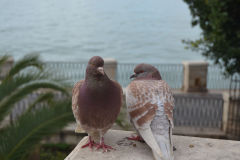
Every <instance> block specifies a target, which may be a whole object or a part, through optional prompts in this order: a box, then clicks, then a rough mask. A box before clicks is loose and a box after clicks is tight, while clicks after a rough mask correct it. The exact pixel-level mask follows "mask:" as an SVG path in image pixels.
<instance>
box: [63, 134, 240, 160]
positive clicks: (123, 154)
mask: <svg viewBox="0 0 240 160" xmlns="http://www.w3.org/2000/svg"><path fill="white" fill-rule="evenodd" d="M132 134H133V132H130V131H119V130H110V131H108V132H107V134H106V135H105V142H106V144H108V145H111V146H112V147H114V148H115V149H116V150H114V151H111V152H107V153H102V151H91V149H89V148H84V149H82V148H81V146H82V145H83V144H85V143H86V142H87V137H84V138H83V139H82V140H81V141H80V142H79V143H78V145H77V146H76V147H75V149H74V150H73V151H72V152H71V153H70V154H69V155H68V156H67V157H66V158H65V160H82V159H86V160H87V159H89V160H113V159H116V160H153V156H152V152H151V149H150V148H149V147H148V146H147V145H146V144H145V143H140V142H135V141H129V140H127V139H126V138H125V137H127V136H131V135H132ZM173 142H174V146H175V147H176V149H177V150H176V151H174V156H175V160H205V159H207V160H237V159H239V157H240V150H239V148H240V141H230V140H219V139H210V138H196V137H187V136H186V137H185V136H175V135H174V136H173Z"/></svg>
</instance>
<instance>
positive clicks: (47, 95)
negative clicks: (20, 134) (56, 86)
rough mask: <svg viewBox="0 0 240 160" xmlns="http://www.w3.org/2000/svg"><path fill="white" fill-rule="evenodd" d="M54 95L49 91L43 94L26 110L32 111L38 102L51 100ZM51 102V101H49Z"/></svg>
mask: <svg viewBox="0 0 240 160" xmlns="http://www.w3.org/2000/svg"><path fill="white" fill-rule="evenodd" d="M53 98H54V95H53V93H52V92H47V93H43V94H41V95H40V96H39V97H38V98H37V99H36V100H35V101H34V102H33V103H32V104H30V105H29V107H28V109H27V111H26V112H31V111H32V109H33V108H34V107H35V106H36V105H37V104H38V103H42V102H46V101H47V102H49V101H50V100H53ZM48 104H49V103H48Z"/></svg>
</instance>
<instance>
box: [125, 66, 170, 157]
mask: <svg viewBox="0 0 240 160" xmlns="http://www.w3.org/2000/svg"><path fill="white" fill-rule="evenodd" d="M134 73H135V74H133V75H132V76H131V77H130V78H134V80H133V81H132V82H131V83H130V84H129V85H128V86H127V88H126V105H127V112H128V114H129V117H130V121H131V122H132V123H133V126H134V128H135V129H136V130H137V134H138V135H139V136H140V137H141V138H139V137H138V138H136V139H138V140H140V139H143V140H144V141H145V142H146V143H147V144H148V146H149V147H150V148H151V149H152V152H153V156H154V158H155V159H156V160H173V159H174V156H173V143H172V128H173V108H174V98H173V95H172V93H171V90H170V87H169V86H168V84H167V83H166V82H165V81H163V80H162V77H161V75H160V73H159V71H158V70H157V69H156V68H155V67H153V66H152V65H149V64H144V63H142V64H139V65H137V66H136V67H135V69H134Z"/></svg>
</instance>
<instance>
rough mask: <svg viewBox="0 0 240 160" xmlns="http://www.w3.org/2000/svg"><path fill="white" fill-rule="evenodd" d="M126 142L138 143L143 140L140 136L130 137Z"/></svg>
mask: <svg viewBox="0 0 240 160" xmlns="http://www.w3.org/2000/svg"><path fill="white" fill-rule="evenodd" d="M127 139H128V140H132V141H139V142H145V141H144V139H143V138H142V137H141V136H132V137H127Z"/></svg>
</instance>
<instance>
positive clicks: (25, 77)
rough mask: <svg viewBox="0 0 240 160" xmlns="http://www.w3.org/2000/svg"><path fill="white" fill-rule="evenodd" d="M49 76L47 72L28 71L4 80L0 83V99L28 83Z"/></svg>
mask: <svg viewBox="0 0 240 160" xmlns="http://www.w3.org/2000/svg"><path fill="white" fill-rule="evenodd" d="M47 78H48V75H47V74H45V73H26V74H19V75H17V76H15V77H14V78H11V79H8V80H3V81H2V83H1V84H0V91H1V92H0V101H1V100H2V99H3V98H4V97H6V96H8V95H10V94H11V93H12V92H13V91H15V90H16V89H18V88H19V87H21V86H22V85H24V84H26V83H29V82H31V81H36V80H44V79H47Z"/></svg>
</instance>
